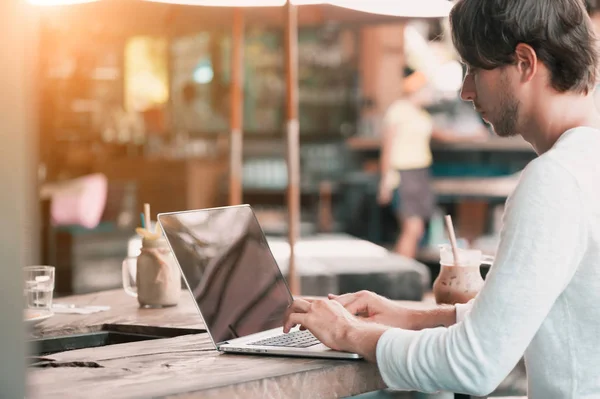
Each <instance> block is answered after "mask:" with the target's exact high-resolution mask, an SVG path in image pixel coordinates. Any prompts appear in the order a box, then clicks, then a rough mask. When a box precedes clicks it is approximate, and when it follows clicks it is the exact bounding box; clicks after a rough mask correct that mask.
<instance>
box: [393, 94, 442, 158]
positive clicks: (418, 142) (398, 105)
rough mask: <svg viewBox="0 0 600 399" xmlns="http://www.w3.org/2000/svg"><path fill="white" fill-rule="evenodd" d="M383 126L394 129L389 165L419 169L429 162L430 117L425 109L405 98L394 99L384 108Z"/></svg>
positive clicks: (431, 126) (431, 121)
mask: <svg viewBox="0 0 600 399" xmlns="http://www.w3.org/2000/svg"><path fill="white" fill-rule="evenodd" d="M384 126H385V128H386V129H390V128H391V129H392V130H393V132H394V133H393V134H394V138H393V143H392V150H391V151H390V166H391V168H392V169H396V170H407V169H421V168H427V167H429V166H431V163H432V156H431V148H430V145H429V142H430V140H431V133H432V130H433V120H432V118H431V115H429V113H428V112H427V111H425V110H423V109H421V108H419V107H417V106H415V105H414V104H412V103H411V102H410V101H408V100H397V101H395V102H394V103H392V105H390V106H389V108H388V109H387V111H386V114H385V117H384Z"/></svg>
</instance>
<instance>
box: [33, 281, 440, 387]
mask: <svg viewBox="0 0 600 399" xmlns="http://www.w3.org/2000/svg"><path fill="white" fill-rule="evenodd" d="M57 302H60V303H69V304H76V305H109V306H110V307H111V309H110V310H108V311H104V312H100V313H94V314H90V315H75V314H56V315H55V316H53V317H52V318H50V319H47V320H45V321H44V322H42V323H40V324H38V325H37V326H36V327H35V328H34V331H33V332H32V335H33V336H34V337H36V338H40V337H53V336H62V335H67V334H75V333H85V332H93V331H99V330H102V329H103V328H105V326H108V325H110V326H113V327H115V328H118V329H119V330H120V331H128V332H138V333H144V332H147V333H148V331H151V330H152V329H153V328H161V327H162V328H177V329H191V330H184V331H185V332H194V334H187V335H182V336H179V337H176V338H165V339H154V340H149V341H140V342H132V343H126V344H118V345H109V346H104V347H97V348H88V349H80V350H74V351H68V352H62V353H58V354H53V355H50V356H48V357H50V358H52V359H54V360H55V362H54V363H55V366H57V365H58V367H45V368H37V367H35V368H30V369H29V375H28V381H29V391H30V394H29V397H30V398H44V399H51V398H61V399H62V398H103V399H106V398H115V399H117V398H147V397H169V398H175V397H176V398H204V397H210V398H213V397H223V398H237V397H243V398H333V397H346V396H351V395H356V394H360V393H364V392H371V391H374V390H377V389H382V388H384V383H383V381H382V379H381V377H380V375H379V372H378V370H377V367H376V366H375V365H374V364H370V363H367V362H366V361H363V360H360V361H356V360H352V361H345V360H344V361H340V360H321V359H304V358H285V357H268V356H251V355H236V354H221V353H219V352H217V351H216V350H215V348H214V345H213V344H212V342H211V341H210V339H209V336H208V334H206V333H205V332H202V331H204V324H203V322H202V319H201V317H200V315H199V314H198V312H197V311H196V308H195V304H194V303H193V300H192V297H191V296H190V295H189V294H188V293H187V291H183V292H182V296H181V301H180V302H179V304H178V306H176V307H172V308H166V309H139V308H138V305H137V302H136V300H135V299H134V298H131V297H128V296H127V295H126V294H125V293H124V292H123V291H122V290H115V291H105V292H100V293H96V294H88V295H82V296H72V297H65V298H61V299H60V300H59V301H57ZM412 304H413V306H431V305H429V304H425V303H419V302H414V303H412ZM150 333H151V332H150ZM61 365H62V366H61ZM74 366H78V367H74Z"/></svg>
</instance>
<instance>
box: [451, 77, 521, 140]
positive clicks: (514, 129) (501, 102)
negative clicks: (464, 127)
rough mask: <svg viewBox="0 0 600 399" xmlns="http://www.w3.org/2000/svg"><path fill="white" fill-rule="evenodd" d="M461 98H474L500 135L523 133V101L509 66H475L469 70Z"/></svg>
mask: <svg viewBox="0 0 600 399" xmlns="http://www.w3.org/2000/svg"><path fill="white" fill-rule="evenodd" d="M461 98H462V99H463V100H464V101H471V102H472V103H473V107H474V108H475V109H476V110H477V112H479V114H480V115H481V117H482V118H483V119H484V120H485V121H486V122H488V123H489V124H490V125H491V126H492V128H493V129H494V132H495V133H496V134H497V135H498V136H500V137H510V136H515V135H517V134H519V131H518V120H519V109H520V105H521V104H520V101H519V100H518V99H517V98H516V96H515V94H514V89H513V85H512V82H511V81H510V78H509V75H508V73H506V70H505V69H502V68H496V69H493V70H489V71H488V70H484V69H471V68H469V70H468V71H467V75H466V76H465V79H464V82H463V87H462V91H461Z"/></svg>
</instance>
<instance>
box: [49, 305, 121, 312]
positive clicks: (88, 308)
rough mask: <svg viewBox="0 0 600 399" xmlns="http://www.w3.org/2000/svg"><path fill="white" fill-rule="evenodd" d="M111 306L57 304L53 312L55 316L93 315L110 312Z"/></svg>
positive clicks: (53, 306) (53, 307)
mask: <svg viewBox="0 0 600 399" xmlns="http://www.w3.org/2000/svg"><path fill="white" fill-rule="evenodd" d="M109 309H110V306H77V305H71V304H63V303H55V304H53V305H52V312H54V313H55V314H59V313H61V314H69V313H70V314H91V313H97V312H104V311H106V310H109Z"/></svg>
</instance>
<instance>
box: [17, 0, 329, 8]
mask: <svg viewBox="0 0 600 399" xmlns="http://www.w3.org/2000/svg"><path fill="white" fill-rule="evenodd" d="M27 1H28V2H29V3H31V4H34V5H39V6H60V5H71V4H82V3H93V2H96V1H103V0H27ZM104 1H108V0H104ZM112 1H115V0H112ZM123 1H127V0H123ZM145 1H150V2H154V3H167V4H180V5H191V6H209V7H281V6H284V5H285V4H286V2H287V0H145ZM291 3H292V4H293V5H303V4H325V3H326V2H323V1H320V0H292V1H291Z"/></svg>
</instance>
